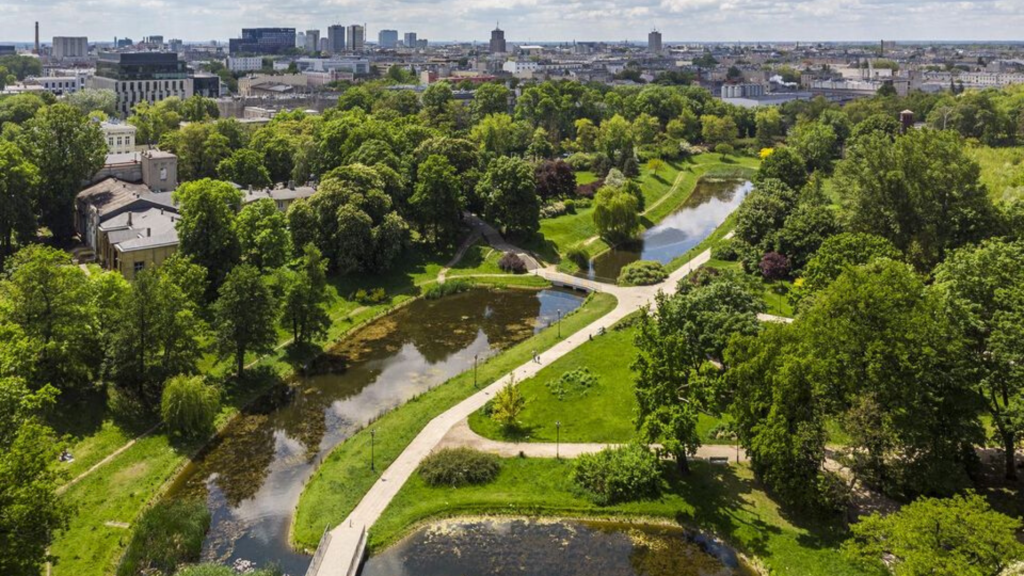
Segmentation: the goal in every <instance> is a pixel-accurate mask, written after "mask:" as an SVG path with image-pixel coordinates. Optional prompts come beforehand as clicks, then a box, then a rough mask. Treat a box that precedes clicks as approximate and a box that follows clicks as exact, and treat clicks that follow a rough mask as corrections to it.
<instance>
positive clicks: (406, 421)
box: [291, 294, 616, 550]
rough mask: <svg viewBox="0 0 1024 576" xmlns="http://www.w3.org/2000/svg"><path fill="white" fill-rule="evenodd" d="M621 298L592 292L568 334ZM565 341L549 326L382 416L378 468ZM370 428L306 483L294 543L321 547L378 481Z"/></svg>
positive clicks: (565, 322) (567, 320)
mask: <svg viewBox="0 0 1024 576" xmlns="http://www.w3.org/2000/svg"><path fill="white" fill-rule="evenodd" d="M615 303H616V300H615V298H614V297H612V296H610V295H607V294H593V295H591V296H590V297H589V298H588V299H587V302H585V303H584V305H583V306H581V307H580V308H579V309H577V310H576V311H574V312H573V313H572V314H569V315H567V316H565V317H563V319H562V335H563V337H564V336H566V335H568V334H572V333H574V332H576V331H578V330H580V329H581V328H583V327H585V326H587V325H588V324H590V323H591V322H593V321H594V320H597V319H598V318H600V317H601V316H604V315H605V314H607V313H608V312H610V311H611V310H612V309H613V308H614V307H615ZM559 341H560V338H559V337H558V335H557V334H556V333H555V332H554V331H552V330H545V331H543V332H541V333H539V334H537V335H536V336H534V337H532V338H530V339H529V340H526V341H524V342H522V343H520V344H518V345H516V346H514V347H512V348H510V349H509V350H507V351H505V352H504V353H502V354H499V355H498V356H495V357H493V358H490V359H488V360H487V361H486V362H484V363H482V364H480V366H479V368H478V370H477V372H476V374H474V372H473V371H469V372H466V373H463V374H461V375H459V376H457V377H455V378H453V379H452V380H450V381H448V382H446V383H445V384H443V385H441V386H438V387H437V388H434V389H433V390H431V391H429V392H427V393H426V394H423V395H422V396H419V397H417V398H415V399H413V400H411V401H409V402H408V403H406V404H405V405H403V406H400V407H399V408H396V409H395V410H393V411H391V412H389V413H387V414H385V415H384V416H382V417H381V418H380V419H378V420H377V421H375V422H374V423H373V424H372V425H371V426H370V428H372V429H373V430H375V431H376V432H375V434H376V441H375V445H374V453H375V454H374V456H375V463H376V464H375V467H376V469H377V470H385V469H387V466H388V465H390V464H391V462H393V461H394V460H395V458H397V457H398V455H399V454H401V453H402V450H404V449H405V447H406V446H407V445H408V444H409V443H410V442H412V440H413V438H415V437H416V435H417V434H419V432H420V431H421V430H422V429H423V427H424V426H426V425H427V423H428V422H430V421H431V420H432V419H434V418H435V417H436V416H438V415H439V414H441V413H443V412H444V411H445V410H447V409H449V408H451V407H452V406H454V405H455V404H457V403H458V402H460V401H461V400H463V399H465V398H467V397H469V396H470V395H471V394H473V393H474V392H476V391H477V390H478V389H480V388H482V387H485V386H487V385H489V384H491V383H492V382H494V381H495V380H497V379H498V378H500V377H502V376H504V375H505V374H507V373H508V372H509V371H511V370H512V369H514V368H516V367H517V366H519V365H521V364H523V363H524V362H528V361H529V360H530V358H532V357H533V354H534V353H535V352H543V351H544V350H547V349H548V348H550V347H551V346H554V345H555V344H557V343H558V342H559ZM474 378H475V379H476V381H475V382H474ZM370 428H367V429H364V430H362V431H360V432H358V433H356V434H354V435H353V436H352V437H350V438H348V439H347V440H346V441H345V442H344V443H342V444H341V445H340V446H338V448H337V449H335V450H334V452H332V453H331V455H330V456H328V457H327V458H325V459H324V461H323V463H322V464H321V465H320V468H319V469H318V470H317V471H316V473H315V474H314V475H313V477H312V478H310V480H309V482H308V483H307V484H306V489H305V490H304V492H303V494H302V498H301V499H300V500H299V505H298V508H297V510H296V514H295V522H294V524H293V527H292V537H291V538H292V542H293V543H295V544H296V545H297V546H300V547H304V548H307V549H310V550H312V549H314V548H316V546H317V544H318V543H319V541H320V536H321V535H322V534H323V531H324V528H325V527H333V526H336V525H337V524H338V523H340V522H341V521H342V520H343V519H344V518H345V517H346V516H347V515H348V514H349V512H351V511H352V509H353V508H355V506H356V504H358V503H359V500H360V499H362V497H363V494H365V493H366V491H367V490H369V488H370V486H372V485H373V483H374V482H375V481H376V480H377V478H378V473H375V472H373V471H371V470H370V466H369V462H370V448H371V446H370V440H371V439H370V433H369V430H370Z"/></svg>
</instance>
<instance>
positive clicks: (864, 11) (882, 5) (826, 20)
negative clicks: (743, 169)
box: [0, 0, 1024, 42]
mask: <svg viewBox="0 0 1024 576" xmlns="http://www.w3.org/2000/svg"><path fill="white" fill-rule="evenodd" d="M0 13H3V14H4V15H5V18H3V19H2V20H0V39H3V40H5V41H14V42H29V41H31V40H32V36H33V25H34V22H36V21H39V22H40V23H41V26H42V27H43V36H44V37H47V38H48V37H51V36H57V35H86V36H89V37H90V38H95V39H101V38H111V39H112V38H114V37H115V36H124V35H130V34H134V35H141V34H143V33H162V34H164V35H167V36H170V37H179V38H183V39H185V41H206V40H210V39H217V40H226V39H227V38H230V37H232V36H233V35H234V34H235V33H236V30H237V28H238V27H239V26H246V27H248V26H293V27H296V28H298V29H308V28H326V27H327V26H328V25H330V24H335V23H352V22H361V23H362V22H365V23H368V25H369V28H370V30H372V31H373V33H372V34H370V35H368V38H376V32H377V31H379V30H381V29H397V30H399V31H407V30H416V31H417V32H419V33H420V34H421V35H422V36H424V37H430V38H437V39H438V40H446V41H455V40H460V41H480V42H484V41H486V40H487V31H488V30H490V29H491V27H493V25H494V23H495V22H501V25H502V28H504V29H506V30H507V31H508V37H509V40H510V41H534V42H540V41H556V42H557V41H563V42H564V41H572V40H581V41H582V40H602V41H623V40H629V41H641V40H642V39H643V38H644V37H645V36H646V34H647V32H648V31H649V30H650V29H651V28H654V27H657V28H659V29H661V30H663V31H664V34H665V41H666V42H685V41H695V42H696V41H700V42H708V41H718V42H736V41H745V42H750V41H822V40H831V41H865V40H874V39H877V38H887V39H893V40H903V41H913V40H950V41H972V40H977V41H1013V40H1019V39H1020V38H1021V37H1020V35H1019V30H1021V28H1022V27H1024V14H1022V13H1021V11H1020V10H1019V7H1016V6H1014V2H1012V1H1009V0H989V1H985V2H972V3H962V2H948V1H944V0H916V1H912V2H891V1H888V0H856V1H854V2H846V3H843V4H842V5H837V3H833V2H828V1H826V0H786V1H783V2H763V1H757V2H752V3H743V4H742V5H741V4H738V3H732V4H730V3H725V4H719V3H717V2H710V1H708V0H631V1H629V2H619V3H612V2H605V1H600V2H588V3H582V2H577V3H569V4H559V3H556V2H554V1H553V0H510V1H508V2H492V1H490V0H488V1H485V2H474V3H472V4H470V5H455V6H450V7H449V6H444V5H443V3H441V2H439V1H436V0H385V1H384V2H378V3H374V5H373V6H372V7H365V6H360V5H359V4H358V3H353V2H349V1H348V0H334V1H330V2H310V1H307V0H283V1H279V2H266V1H263V0H256V1H253V2H246V3H219V4H216V5H210V4H208V3H203V2H198V1H196V0H175V1H170V0H152V1H150V2H145V3H140V4H137V5H134V4H125V3H123V2H120V1H118V0H96V1H95V2H91V3H90V9H89V10H88V11H74V12H73V11H71V10H68V9H67V3H66V2H63V1H60V0H42V1H40V2H28V1H27V0H0ZM154 13H159V14H160V19H159V23H157V22H156V21H154V20H153V14H154ZM147 21H148V22H152V24H150V25H148V28H152V30H141V29H140V24H139V23H140V22H147Z"/></svg>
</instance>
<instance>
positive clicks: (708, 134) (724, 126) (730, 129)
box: [700, 114, 739, 148]
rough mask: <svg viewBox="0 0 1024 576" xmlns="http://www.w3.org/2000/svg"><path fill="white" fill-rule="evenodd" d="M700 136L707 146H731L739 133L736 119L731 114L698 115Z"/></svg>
mask: <svg viewBox="0 0 1024 576" xmlns="http://www.w3.org/2000/svg"><path fill="white" fill-rule="evenodd" d="M700 125H701V138H702V139H703V140H704V144H706V145H707V146H708V147H709V148H714V147H715V146H718V145H719V144H728V145H730V146H732V144H733V142H735V141H736V138H737V136H738V135H739V129H738V128H737V127H736V121H735V120H733V119H732V117H731V116H725V117H719V116H712V115H710V114H705V115H704V116H701V117H700Z"/></svg>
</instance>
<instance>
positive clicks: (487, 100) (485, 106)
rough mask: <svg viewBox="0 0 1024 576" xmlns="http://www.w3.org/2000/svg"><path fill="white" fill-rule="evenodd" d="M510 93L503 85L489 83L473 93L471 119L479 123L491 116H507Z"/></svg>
mask: <svg viewBox="0 0 1024 576" xmlns="http://www.w3.org/2000/svg"><path fill="white" fill-rule="evenodd" d="M511 97H512V92H511V91H510V90H509V89H508V88H506V87H505V85H504V84H497V83H494V82H489V83H487V84H484V85H482V86H480V87H479V88H477V89H476V91H475V92H473V117H474V118H475V119H476V120H477V121H480V120H482V119H484V118H486V117H487V116H490V115H491V114H508V112H509V100H510V98H511Z"/></svg>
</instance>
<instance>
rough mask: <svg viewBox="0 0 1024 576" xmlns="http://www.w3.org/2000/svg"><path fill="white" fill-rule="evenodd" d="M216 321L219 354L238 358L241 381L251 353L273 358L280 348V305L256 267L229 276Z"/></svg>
mask: <svg viewBox="0 0 1024 576" xmlns="http://www.w3.org/2000/svg"><path fill="white" fill-rule="evenodd" d="M213 317H214V336H215V343H216V348H217V351H218V352H219V353H220V355H221V356H222V357H231V356H234V359H235V365H236V367H237V371H236V374H237V375H238V377H239V378H241V377H242V373H243V371H244V370H245V355H246V354H247V353H250V352H251V353H254V354H269V353H270V352H272V351H273V350H274V346H275V345H276V344H277V330H276V320H277V317H278V309H277V301H276V300H275V298H274V294H273V293H272V292H271V290H270V286H268V285H267V283H266V281H264V280H263V278H262V277H261V275H260V271H259V270H258V269H257V268H256V267H254V266H250V265H248V264H241V265H239V266H236V267H235V268H234V269H233V270H231V272H229V273H228V275H227V278H225V279H224V285H223V286H221V288H220V297H219V298H218V299H217V301H216V302H214V304H213Z"/></svg>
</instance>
